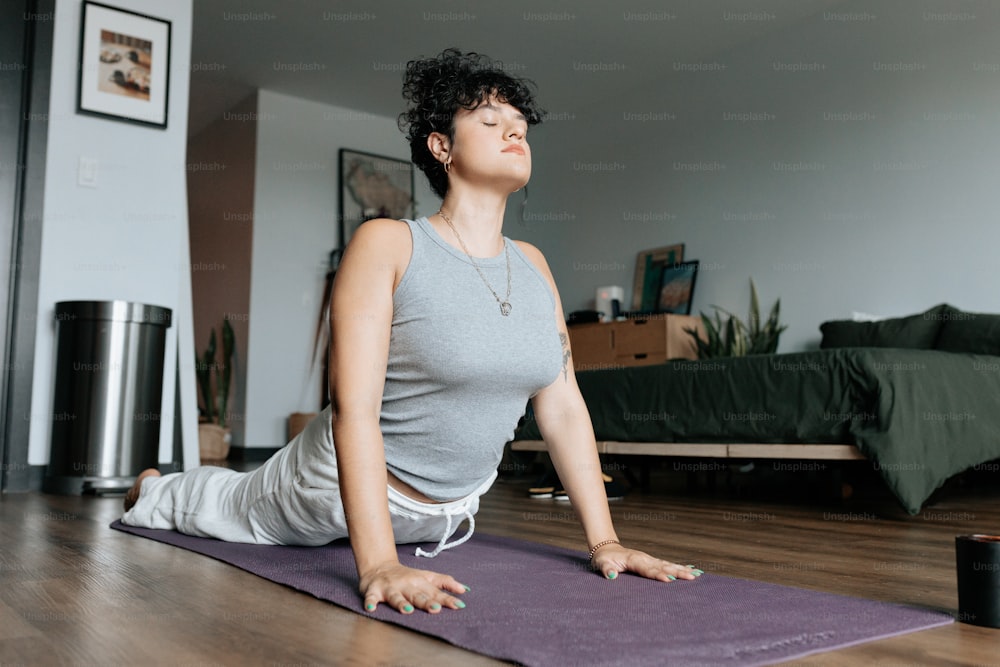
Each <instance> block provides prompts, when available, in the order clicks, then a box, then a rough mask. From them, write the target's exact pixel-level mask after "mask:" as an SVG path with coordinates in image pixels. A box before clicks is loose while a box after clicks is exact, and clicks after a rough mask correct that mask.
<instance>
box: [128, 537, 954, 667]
mask: <svg viewBox="0 0 1000 667" xmlns="http://www.w3.org/2000/svg"><path fill="white" fill-rule="evenodd" d="M111 527H112V528H115V529H117V530H122V531H125V532H127V533H132V534H134V535H139V536H142V537H147V538H150V539H153V540H157V541H159V542H165V543H167V544H171V545H174V546H177V547H181V548H183V549H188V550H190V551H195V552H198V553H200V554H204V555H206V556H211V557H213V558H216V559H218V560H221V561H223V562H226V563H229V564H231V565H235V566H236V567H238V568H241V569H243V570H246V571H248V572H253V573H254V574H256V575H259V576H261V577H264V578H265V579H270V580H271V581H275V582H278V583H281V584H285V585H287V586H291V587H292V588H294V589H296V590H300V591H304V592H306V593H310V594H311V595H314V596H316V597H318V598H320V599H322V600H328V601H330V602H333V603H334V604H337V605H340V606H342V607H345V608H347V609H350V610H352V611H356V612H358V613H364V614H366V615H369V616H372V617H374V618H377V619H379V620H383V621H387V622H389V623H394V624H396V625H401V626H403V627H406V628H410V629H411V630H416V631H418V632H422V633H425V634H427V635H430V636H432V637H437V638H439V639H443V640H445V641H447V642H449V643H451V644H454V645H455V646H460V647H462V648H465V649H468V650H470V651H475V652H476V653H482V654H484V655H488V656H491V657H494V658H499V659H501V660H511V661H515V662H519V663H521V664H523V665H528V666H531V665H546V666H548V665H553V664H562V665H607V666H609V667H610V666H611V665H629V666H632V665H666V664H669V665H764V664H770V663H773V662H778V661H782V660H790V659H793V658H798V657H802V656H804V655H808V654H810V653H818V652H821V651H829V650H832V649H836V648H843V647H845V646H850V645H852V644H859V643H862V642H866V641H871V640H874V639H882V638H885V637H891V636H893V635H899V634H904V633H907V632H913V631H915V630H923V629H926V628H932V627H936V626H939V625H946V624H948V623H952V622H953V620H954V619H953V618H952V617H951V616H949V615H947V614H944V613H941V612H936V611H928V610H922V609H914V608H910V607H903V606H899V605H894V604H888V603H885V602H873V601H870V600H861V599H858V598H850V597H845V596H842V595H834V594H831V593H818V592H815V591H808V590H804V589H800V588H792V587H789V586H779V585H776V584H768V583H763V582H759V581H750V580H746V579H736V578H732V577H724V576H721V575H713V574H711V573H707V574H705V575H703V576H701V577H699V578H698V579H696V580H694V581H675V582H672V583H669V584H665V583H662V582H656V581H650V580H648V579H642V578H640V577H636V576H632V575H628V574H625V575H622V576H619V577H618V578H617V579H615V580H613V581H609V580H607V579H604V578H603V577H601V576H600V575H598V574H595V573H593V572H591V571H589V570H588V568H587V558H586V554H584V553H581V552H575V551H570V550H568V549H561V548H558V547H552V546H547V545H544V544H536V543H533V542H524V541H521V540H513V539H508V538H504V537H496V536H493V535H483V534H481V533H476V535H475V536H474V537H473V538H472V539H471V540H470V541H469V542H467V543H465V544H463V545H461V546H459V547H456V548H454V549H451V550H449V551H445V552H443V553H442V554H441V555H439V556H438V557H437V558H434V559H427V558H417V557H415V556H414V555H413V550H414V547H415V545H404V546H400V547H399V558H400V561H401V562H402V563H403V564H404V565H411V566H413V567H419V568H423V569H432V570H436V571H439V572H445V573H447V574H450V575H452V576H454V577H455V578H456V579H458V580H459V581H461V582H462V583H464V584H466V585H468V586H469V587H471V589H472V590H471V591H469V592H468V593H465V594H464V595H462V596H461V597H462V599H463V600H464V601H465V602H466V604H467V605H468V606H467V607H466V608H465V609H462V610H455V611H453V610H444V611H442V612H441V613H440V614H437V615H431V614H426V613H422V612H416V613H414V614H411V615H405V616H404V615H403V614H400V613H398V612H396V611H394V610H392V609H390V608H389V607H387V606H385V605H379V608H378V610H377V611H376V612H375V613H373V614H368V613H367V612H364V611H363V609H362V601H361V598H360V596H359V594H358V592H357V575H356V573H355V569H354V556H353V554H352V552H351V549H350V546H349V544H348V543H347V541H346V540H340V541H337V542H334V543H331V544H329V545H327V546H324V547H283V546H260V545H252V544H231V543H227V542H220V541H218V540H211V539H205V538H199V537H190V536H187V535H182V534H180V533H177V532H174V531H164V530H148V529H144V528H133V527H131V526H125V525H122V524H121V523H120V522H118V521H116V522H115V523H113V524H112V525H111ZM424 546H425V547H427V548H430V547H431V546H433V545H424Z"/></svg>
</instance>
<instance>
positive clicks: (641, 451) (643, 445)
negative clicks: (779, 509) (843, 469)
mask: <svg viewBox="0 0 1000 667" xmlns="http://www.w3.org/2000/svg"><path fill="white" fill-rule="evenodd" d="M510 448H511V449H512V450H514V451H516V452H544V451H547V447H546V446H545V441H544V440H515V441H513V442H512V443H511V445H510ZM597 453H598V454H629V455H633V456H635V455H638V456H687V457H696V458H713V459H804V460H818V461H819V460H821V461H864V460H866V457H865V455H864V454H862V453H861V452H860V451H858V448H857V447H855V446H854V445H831V444H815V445H810V444H767V443H745V442H740V443H718V442H711V443H691V442H621V441H617V440H598V441H597Z"/></svg>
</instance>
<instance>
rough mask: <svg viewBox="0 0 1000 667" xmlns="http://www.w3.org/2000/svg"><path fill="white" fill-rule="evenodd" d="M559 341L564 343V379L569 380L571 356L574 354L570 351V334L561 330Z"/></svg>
mask: <svg viewBox="0 0 1000 667" xmlns="http://www.w3.org/2000/svg"><path fill="white" fill-rule="evenodd" d="M559 342H560V343H562V353H563V358H562V372H563V380H564V381H566V382H569V358H570V357H571V356H573V355H572V354H571V353H570V351H569V334H566V333H563V332H559Z"/></svg>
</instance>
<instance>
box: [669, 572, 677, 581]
mask: <svg viewBox="0 0 1000 667" xmlns="http://www.w3.org/2000/svg"><path fill="white" fill-rule="evenodd" d="M667 579H669V580H670V581H677V577H675V576H674V575H672V574H668V575H667Z"/></svg>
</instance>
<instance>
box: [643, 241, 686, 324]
mask: <svg viewBox="0 0 1000 667" xmlns="http://www.w3.org/2000/svg"><path fill="white" fill-rule="evenodd" d="M682 261H684V244H683V243H677V244H674V245H668V246H663V247H662V248H652V249H650V250H643V251H642V252H640V253H639V255H638V257H636V260H635V283H634V284H633V286H632V310H633V311H637V312H641V313H651V312H654V311H655V310H656V300H657V295H658V294H659V291H660V277H661V274H662V271H663V267H664V266H667V265H673V264H677V263H679V262H682Z"/></svg>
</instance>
